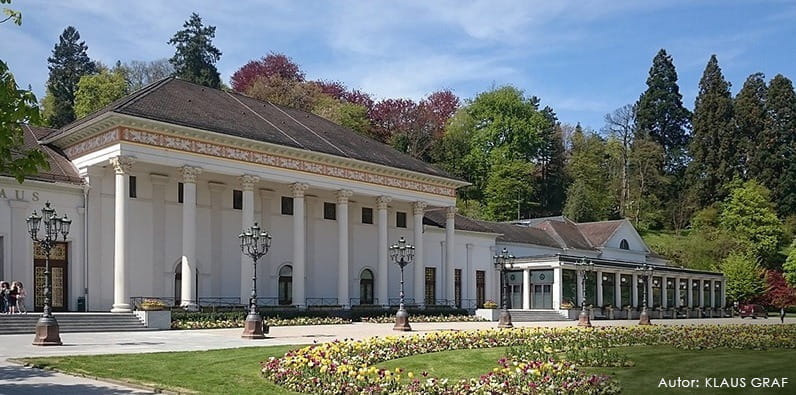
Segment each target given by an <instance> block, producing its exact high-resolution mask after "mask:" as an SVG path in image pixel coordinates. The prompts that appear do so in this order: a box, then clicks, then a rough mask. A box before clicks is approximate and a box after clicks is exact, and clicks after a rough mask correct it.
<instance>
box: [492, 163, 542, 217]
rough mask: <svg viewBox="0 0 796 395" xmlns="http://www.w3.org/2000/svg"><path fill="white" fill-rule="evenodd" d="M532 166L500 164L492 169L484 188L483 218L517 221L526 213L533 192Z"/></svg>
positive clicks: (525, 164)
mask: <svg viewBox="0 0 796 395" xmlns="http://www.w3.org/2000/svg"><path fill="white" fill-rule="evenodd" d="M533 180H534V166H533V164H531V163H529V162H526V161H524V160H520V159H507V160H501V161H499V162H498V163H496V164H495V165H493V166H492V171H491V172H490V173H489V179H488V180H487V184H486V192H485V193H486V197H487V204H486V208H485V214H486V218H487V219H489V220H492V221H508V220H513V219H515V218H516V219H520V217H522V213H523V212H528V210H529V209H530V207H529V202H528V197H530V196H533V192H534V182H533Z"/></svg>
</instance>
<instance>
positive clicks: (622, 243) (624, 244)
mask: <svg viewBox="0 0 796 395" xmlns="http://www.w3.org/2000/svg"><path fill="white" fill-rule="evenodd" d="M619 248H621V249H623V250H629V249H630V244H628V242H627V240H625V239H622V241H620V242H619Z"/></svg>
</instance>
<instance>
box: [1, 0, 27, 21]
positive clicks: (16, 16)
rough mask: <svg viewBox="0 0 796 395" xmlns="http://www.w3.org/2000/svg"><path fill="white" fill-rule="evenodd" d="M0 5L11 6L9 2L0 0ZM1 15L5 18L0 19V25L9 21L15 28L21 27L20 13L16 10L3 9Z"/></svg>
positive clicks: (8, 0) (9, 0)
mask: <svg viewBox="0 0 796 395" xmlns="http://www.w3.org/2000/svg"><path fill="white" fill-rule="evenodd" d="M0 4H11V0H0ZM3 14H5V16H6V17H5V18H3V19H0V23H4V22H8V21H11V23H14V24H16V25H17V26H22V13H21V12H19V11H17V10H12V9H10V8H5V7H3Z"/></svg>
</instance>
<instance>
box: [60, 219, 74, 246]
mask: <svg viewBox="0 0 796 395" xmlns="http://www.w3.org/2000/svg"><path fill="white" fill-rule="evenodd" d="M60 222H61V234H62V235H63V236H64V240H66V235H68V234H69V229H70V228H71V227H72V220H71V219H69V218H68V217H67V216H66V214H64V217H63V218H61V221H60Z"/></svg>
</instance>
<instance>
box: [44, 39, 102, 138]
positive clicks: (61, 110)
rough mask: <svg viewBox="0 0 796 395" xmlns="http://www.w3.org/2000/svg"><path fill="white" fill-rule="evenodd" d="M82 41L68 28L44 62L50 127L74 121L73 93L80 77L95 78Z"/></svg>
mask: <svg viewBox="0 0 796 395" xmlns="http://www.w3.org/2000/svg"><path fill="white" fill-rule="evenodd" d="M87 50H88V46H86V43H85V41H80V33H78V31H77V30H76V29H75V28H74V27H72V26H69V27H67V28H66V29H64V32H63V33H61V36H60V37H59V39H58V44H56V45H55V48H53V52H52V56H50V57H49V58H48V59H47V62H48V63H49V67H48V68H49V69H50V77H49V79H48V80H47V92H48V93H49V94H51V95H52V97H53V108H52V116H51V118H49V119H48V121H49V124H50V126H52V127H54V128H60V127H61V126H64V125H66V124H68V123H70V122H72V121H74V120H75V109H74V104H75V93H76V92H77V83H78V82H79V81H80V77H82V76H84V75H90V74H94V73H95V72H96V65H95V64H94V62H92V61H91V59H89V57H88V54H87V53H86V51H87Z"/></svg>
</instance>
